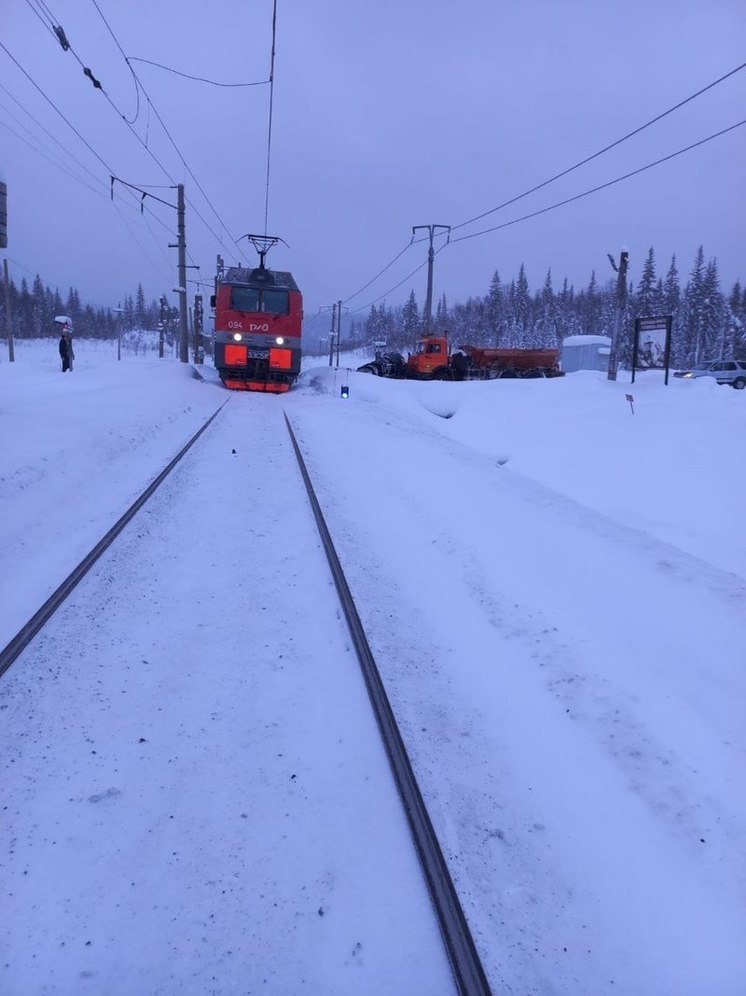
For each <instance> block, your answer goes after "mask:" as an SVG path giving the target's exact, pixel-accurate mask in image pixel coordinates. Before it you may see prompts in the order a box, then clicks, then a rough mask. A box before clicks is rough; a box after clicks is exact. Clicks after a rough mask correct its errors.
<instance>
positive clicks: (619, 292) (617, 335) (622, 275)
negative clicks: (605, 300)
mask: <svg viewBox="0 0 746 996" xmlns="http://www.w3.org/2000/svg"><path fill="white" fill-rule="evenodd" d="M607 255H608V257H609V262H610V263H611V266H612V268H613V269H614V270H615V271H616V275H617V278H616V317H615V318H614V329H613V332H612V336H611V348H610V350H609V373H608V378H607V379H608V380H616V370H617V349H618V348H619V340H620V339H621V337H622V322H623V320H624V312H625V309H626V307H627V264H628V262H629V253H628V252H627V250H626V249H622V251H621V253H620V256H619V266H617V265H616V263H615V262H614V257H613V256H612V255H611V253H607Z"/></svg>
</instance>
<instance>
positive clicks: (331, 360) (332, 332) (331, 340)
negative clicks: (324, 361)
mask: <svg viewBox="0 0 746 996" xmlns="http://www.w3.org/2000/svg"><path fill="white" fill-rule="evenodd" d="M336 324H337V306H336V304H333V305H332V327H331V329H330V331H329V366H332V365H333V363H334V336H335V335H336V332H335V328H336Z"/></svg>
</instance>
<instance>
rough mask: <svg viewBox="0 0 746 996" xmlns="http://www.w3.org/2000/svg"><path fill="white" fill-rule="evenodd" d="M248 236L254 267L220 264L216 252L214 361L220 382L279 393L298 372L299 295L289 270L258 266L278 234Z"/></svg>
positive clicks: (300, 315)
mask: <svg viewBox="0 0 746 996" xmlns="http://www.w3.org/2000/svg"><path fill="white" fill-rule="evenodd" d="M249 238H250V240H251V241H252V242H253V243H254V245H255V246H256V248H257V251H258V253H259V266H258V267H256V268H255V269H253V270H252V269H249V268H244V267H241V266H231V267H228V268H225V267H224V266H223V261H222V260H221V258H220V257H219V256H218V273H217V277H216V279H215V294H214V296H213V297H212V299H211V303H212V306H213V307H214V308H215V337H214V343H213V346H214V352H213V355H214V363H215V368H216V370H217V371H218V374H219V375H220V379H221V380H222V382H223V383H224V384H225V386H226V387H229V388H232V389H233V390H238V391H268V392H271V393H274V394H280V393H282V392H283V391H288V390H290V387H291V386H292V384H293V381H294V380H295V378H296V377H297V376H298V374H299V373H300V359H301V344H300V338H301V323H302V320H303V297H302V295H301V292H300V290H299V288H298V285H297V284H296V282H295V280H294V279H293V276H292V274H291V273H288V272H286V271H281V270H269V269H267V267H266V266H265V265H264V257H265V256H266V254H267V251H268V250H269V248H270V246H271V245H274V243H275V242H278V241H279V239H277V238H274V237H272V236H249Z"/></svg>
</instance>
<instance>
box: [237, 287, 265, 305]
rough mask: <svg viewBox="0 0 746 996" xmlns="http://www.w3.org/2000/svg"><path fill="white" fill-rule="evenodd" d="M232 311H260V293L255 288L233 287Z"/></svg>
mask: <svg viewBox="0 0 746 996" xmlns="http://www.w3.org/2000/svg"><path fill="white" fill-rule="evenodd" d="M231 311H259V291H258V290H255V289H254V288H253V287H231Z"/></svg>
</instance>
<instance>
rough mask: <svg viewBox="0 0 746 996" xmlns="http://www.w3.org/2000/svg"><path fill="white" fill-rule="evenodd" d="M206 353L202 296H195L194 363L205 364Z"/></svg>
mask: <svg viewBox="0 0 746 996" xmlns="http://www.w3.org/2000/svg"><path fill="white" fill-rule="evenodd" d="M204 359H205V353H204V350H203V349H202V295H201V294H195V295H194V362H195V363H204Z"/></svg>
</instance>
